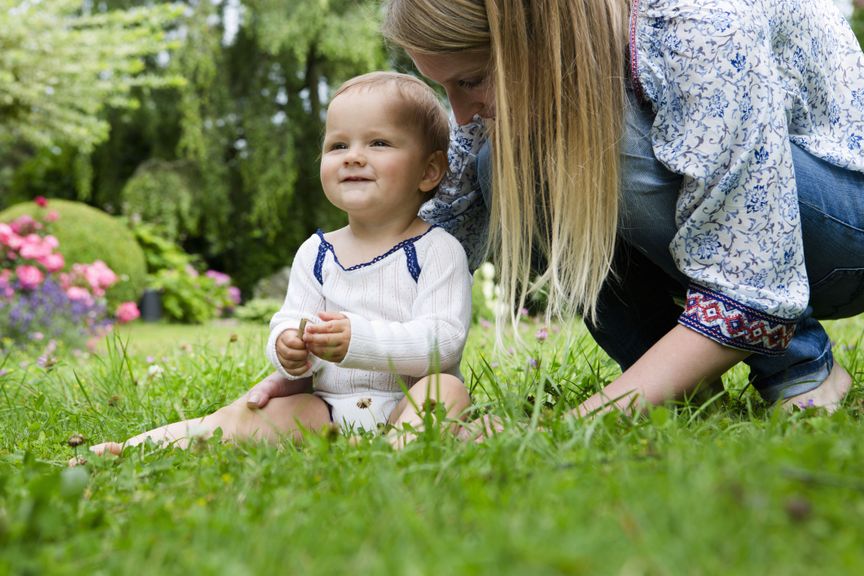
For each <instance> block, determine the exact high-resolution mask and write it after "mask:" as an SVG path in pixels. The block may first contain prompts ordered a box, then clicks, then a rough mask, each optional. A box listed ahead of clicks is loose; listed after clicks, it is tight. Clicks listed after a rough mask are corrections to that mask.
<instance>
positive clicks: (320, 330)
mask: <svg viewBox="0 0 864 576" xmlns="http://www.w3.org/2000/svg"><path fill="white" fill-rule="evenodd" d="M318 317H319V318H321V320H322V321H323V322H320V323H318V324H309V325H308V326H306V334H305V336H304V337H303V341H304V342H305V344H306V348H307V349H308V350H309V352H311V353H312V354H314V355H315V356H318V357H319V358H321V359H322V360H327V361H329V362H335V363H339V362H341V361H342V360H344V359H345V355H346V354H348V344H349V343H350V342H351V321H350V320H349V319H348V317H347V316H345V315H344V314H340V313H338V312H319V313H318Z"/></svg>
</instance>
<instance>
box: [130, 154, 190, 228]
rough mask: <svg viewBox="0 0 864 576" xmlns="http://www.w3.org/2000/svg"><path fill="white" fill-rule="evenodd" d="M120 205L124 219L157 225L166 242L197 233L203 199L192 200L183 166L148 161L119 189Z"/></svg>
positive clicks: (188, 181) (159, 161)
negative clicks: (137, 219)
mask: <svg viewBox="0 0 864 576" xmlns="http://www.w3.org/2000/svg"><path fill="white" fill-rule="evenodd" d="M198 196H200V194H199V195H198ZM121 201H122V206H123V213H124V214H125V215H127V216H129V217H138V218H140V219H141V220H143V221H144V222H150V223H153V224H157V225H158V226H159V227H160V228H161V230H162V232H163V233H164V235H165V236H166V237H167V238H168V239H170V240H177V239H178V238H181V237H183V236H185V235H187V234H193V235H195V234H198V232H199V222H200V220H201V218H202V214H201V212H202V210H201V203H202V201H203V198H200V197H198V198H196V188H195V184H194V178H193V177H192V176H191V170H190V169H189V168H188V167H186V166H185V165H184V164H183V163H177V162H165V161H164V160H148V161H147V162H145V163H144V164H142V165H141V166H140V167H139V168H138V170H137V171H136V172H135V175H134V176H132V178H130V179H129V182H128V183H127V184H126V186H125V187H124V188H123V192H122V194H121Z"/></svg>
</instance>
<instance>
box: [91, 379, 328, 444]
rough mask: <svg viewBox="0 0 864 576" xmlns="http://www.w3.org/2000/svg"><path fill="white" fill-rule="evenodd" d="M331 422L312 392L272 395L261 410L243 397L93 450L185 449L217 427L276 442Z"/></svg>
mask: <svg viewBox="0 0 864 576" xmlns="http://www.w3.org/2000/svg"><path fill="white" fill-rule="evenodd" d="M329 422H330V412H329V410H328V409H327V405H326V404H325V403H324V401H323V400H321V399H320V398H318V397H317V396H314V395H312V394H306V393H302V394H295V395H293V396H285V397H280V398H272V399H271V400H270V401H269V402H268V403H267V406H266V407H264V408H262V409H258V410H255V409H250V408H249V407H248V405H247V401H246V397H245V396H243V397H241V398H238V399H237V400H235V401H234V402H232V403H231V404H229V405H228V406H225V407H224V408H220V409H219V410H217V411H216V412H213V413H212V414H208V415H207V416H204V417H202V418H191V419H189V420H184V421H182V422H174V423H172V424H167V425H165V426H160V427H159V428H154V429H153V430H149V431H147V432H144V433H142V434H138V435H137V436H133V437H132V438H129V439H128V440H126V441H125V442H124V443H122V444H120V443H117V442H106V443H103V444H98V445H96V446H92V447H91V448H90V450H92V451H93V452H95V453H97V454H102V453H105V452H110V453H114V454H119V453H120V452H121V451H122V450H123V448H124V447H125V446H135V445H137V444H140V443H142V442H145V441H146V440H147V439H150V440H152V441H153V442H155V443H157V444H163V445H169V444H170V445H176V446H178V447H180V448H186V447H187V446H188V445H189V441H190V439H192V438H209V437H210V436H211V435H212V434H213V432H214V431H215V430H216V429H217V428H221V429H222V438H223V439H224V440H245V439H255V440H266V441H275V440H277V439H279V438H281V437H284V436H286V435H289V434H290V435H292V436H293V438H294V439H295V440H299V439H300V437H301V431H300V429H301V428H307V429H312V430H315V429H319V428H321V427H322V426H324V425H325V424H327V423H329Z"/></svg>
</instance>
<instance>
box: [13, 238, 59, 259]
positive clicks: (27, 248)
mask: <svg viewBox="0 0 864 576" xmlns="http://www.w3.org/2000/svg"><path fill="white" fill-rule="evenodd" d="M52 250H53V248H51V246H50V245H49V244H48V243H47V242H45V241H43V239H42V237H41V236H39V235H38V234H28V235H27V236H25V237H24V244H23V246H21V251H20V254H21V257H22V258H29V259H31V260H41V259H42V258H45V257H46V256H48V255H49V254H51V251H52Z"/></svg>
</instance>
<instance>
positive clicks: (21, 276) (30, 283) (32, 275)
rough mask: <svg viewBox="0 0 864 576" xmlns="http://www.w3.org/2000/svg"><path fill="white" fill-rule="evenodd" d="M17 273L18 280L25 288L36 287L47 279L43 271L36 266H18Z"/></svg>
mask: <svg viewBox="0 0 864 576" xmlns="http://www.w3.org/2000/svg"><path fill="white" fill-rule="evenodd" d="M15 275H16V276H18V281H19V282H20V283H21V287H22V288H24V289H25V290H30V289H32V288H36V287H37V286H39V284H41V283H42V280H44V279H45V276H44V275H43V274H42V271H41V270H39V269H38V268H36V267H35V266H26V265H25V266H18V267H17V268H15Z"/></svg>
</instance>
